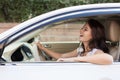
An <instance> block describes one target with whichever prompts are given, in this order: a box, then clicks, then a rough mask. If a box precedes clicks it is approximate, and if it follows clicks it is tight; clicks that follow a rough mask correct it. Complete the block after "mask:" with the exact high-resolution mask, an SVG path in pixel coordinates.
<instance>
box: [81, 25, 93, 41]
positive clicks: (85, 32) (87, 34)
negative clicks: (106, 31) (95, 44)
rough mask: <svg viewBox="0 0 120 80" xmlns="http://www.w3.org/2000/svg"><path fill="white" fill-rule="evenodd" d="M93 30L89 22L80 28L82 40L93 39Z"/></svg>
mask: <svg viewBox="0 0 120 80" xmlns="http://www.w3.org/2000/svg"><path fill="white" fill-rule="evenodd" d="M91 32H92V30H91V28H90V26H89V24H88V23H86V24H85V25H84V26H83V27H82V28H81V29H80V41H81V42H89V41H90V40H91V39H92V33H91Z"/></svg>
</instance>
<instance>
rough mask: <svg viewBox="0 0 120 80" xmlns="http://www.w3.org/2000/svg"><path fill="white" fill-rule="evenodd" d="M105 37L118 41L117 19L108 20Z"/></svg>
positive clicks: (119, 29) (118, 25)
mask: <svg viewBox="0 0 120 80" xmlns="http://www.w3.org/2000/svg"><path fill="white" fill-rule="evenodd" d="M106 38H107V40H109V41H112V42H118V41H119V39H120V24H119V22H118V21H108V23H107V28H106Z"/></svg>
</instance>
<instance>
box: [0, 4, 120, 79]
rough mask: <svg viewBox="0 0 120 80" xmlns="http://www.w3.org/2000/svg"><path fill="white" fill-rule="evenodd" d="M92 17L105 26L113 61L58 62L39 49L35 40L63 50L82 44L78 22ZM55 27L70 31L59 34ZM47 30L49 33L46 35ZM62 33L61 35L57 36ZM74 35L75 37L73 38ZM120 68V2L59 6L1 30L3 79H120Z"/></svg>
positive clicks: (0, 65)
mask: <svg viewBox="0 0 120 80" xmlns="http://www.w3.org/2000/svg"><path fill="white" fill-rule="evenodd" d="M89 18H93V19H96V20H99V21H100V22H101V23H102V24H103V25H104V26H105V30H106V38H107V40H106V43H107V44H108V46H109V49H110V54H111V55H112V56H113V58H114V62H113V64H112V65H97V64H92V63H84V62H56V61H55V59H53V58H51V57H50V56H49V55H47V54H46V53H45V52H44V51H40V50H38V48H37V46H36V44H34V43H35V42H38V41H40V42H41V43H42V44H43V45H44V47H46V48H48V49H51V50H53V51H57V52H60V53H61V54H62V53H63V52H68V51H71V50H74V49H75V48H77V47H78V46H79V45H80V43H79V37H78V36H79V29H80V26H78V25H82V24H84V22H85V21H86V20H87V19H89ZM67 25H69V26H67ZM66 26H67V27H66ZM56 27H62V29H64V30H65V31H64V32H65V33H68V34H66V35H65V34H64V33H62V31H61V32H56V33H58V34H56V33H55V34H54V33H52V32H51V33H50V32H49V31H51V30H49V29H51V28H52V29H55V28H56ZM76 29H77V30H78V34H76V36H74V35H72V34H73V31H74V30H76ZM77 30H76V31H77ZM45 31H46V32H45ZM47 31H48V32H47ZM67 31H68V32H67ZM44 32H45V33H44ZM47 33H48V34H47ZM44 34H47V35H48V36H46V37H45V36H44ZM60 34H62V37H61V39H59V40H57V39H58V38H59V36H60ZM51 35H53V36H51ZM56 35H58V36H56ZM71 35H72V37H74V39H71ZM49 38H50V40H48V39H49ZM62 38H64V39H62ZM53 39H54V40H53ZM52 40H53V41H52ZM60 40H61V41H60ZM119 68H120V3H104V4H89V5H80V6H72V7H67V8H62V9H58V10H55V11H51V12H48V13H45V14H42V15H40V16H37V17H35V18H32V19H30V20H27V21H25V22H23V23H21V24H19V25H17V26H15V27H13V28H12V29H10V30H8V31H5V32H3V33H1V34H0V79H1V80H26V79H28V80H35V79H38V80H39V79H40V80H119V79H120V76H119V74H120V69H119Z"/></svg>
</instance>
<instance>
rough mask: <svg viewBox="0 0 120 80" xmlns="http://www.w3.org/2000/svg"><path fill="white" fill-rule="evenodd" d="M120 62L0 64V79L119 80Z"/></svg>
mask: <svg viewBox="0 0 120 80" xmlns="http://www.w3.org/2000/svg"><path fill="white" fill-rule="evenodd" d="M119 65H120V64H118V63H117V64H116V63H114V65H93V64H90V63H50V62H48V63H30V64H29V63H25V64H24V63H21V64H19V63H18V64H17V65H15V63H12V64H11V63H8V64H6V65H5V66H0V75H1V79H4V80H8V79H12V80H16V79H17V80H26V79H29V80H34V79H37V80H38V79H44V80H56V79H57V80H78V79H82V80H119V79H120V76H119V73H120V69H119V67H120V66H119Z"/></svg>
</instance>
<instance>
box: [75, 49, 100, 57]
mask: <svg viewBox="0 0 120 80" xmlns="http://www.w3.org/2000/svg"><path fill="white" fill-rule="evenodd" d="M97 50H98V49H96V48H93V49H92V50H91V51H89V52H88V53H87V55H86V56H91V55H94V54H95V52H96V51H97ZM82 51H83V49H82V48H80V47H79V48H77V53H78V56H80V54H81V52H82Z"/></svg>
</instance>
